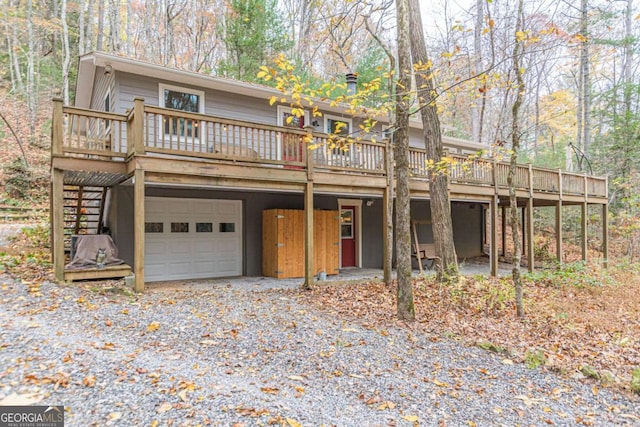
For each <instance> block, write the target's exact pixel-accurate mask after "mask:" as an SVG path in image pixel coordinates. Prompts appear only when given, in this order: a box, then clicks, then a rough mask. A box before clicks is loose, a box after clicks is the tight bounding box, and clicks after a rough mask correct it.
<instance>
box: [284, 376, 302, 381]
mask: <svg viewBox="0 0 640 427" xmlns="http://www.w3.org/2000/svg"><path fill="white" fill-rule="evenodd" d="M288 378H289V379H290V380H294V381H304V378H302V377H301V376H300V375H289V377H288Z"/></svg>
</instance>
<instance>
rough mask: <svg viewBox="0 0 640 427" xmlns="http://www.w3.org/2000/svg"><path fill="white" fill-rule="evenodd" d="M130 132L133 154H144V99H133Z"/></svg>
mask: <svg viewBox="0 0 640 427" xmlns="http://www.w3.org/2000/svg"><path fill="white" fill-rule="evenodd" d="M131 131H132V135H131V139H132V147H133V150H134V151H133V154H135V155H141V154H144V99H142V98H134V99H133V118H132V119H131ZM127 151H128V150H127Z"/></svg>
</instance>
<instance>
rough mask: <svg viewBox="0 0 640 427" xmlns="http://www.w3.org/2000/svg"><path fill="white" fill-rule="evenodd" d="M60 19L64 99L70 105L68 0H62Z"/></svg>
mask: <svg viewBox="0 0 640 427" xmlns="http://www.w3.org/2000/svg"><path fill="white" fill-rule="evenodd" d="M60 20H61V21H62V51H63V52H62V53H63V57H62V99H63V101H64V104H65V105H69V66H70V65H71V52H70V48H69V26H68V25H67V0H62V5H61V8H60Z"/></svg>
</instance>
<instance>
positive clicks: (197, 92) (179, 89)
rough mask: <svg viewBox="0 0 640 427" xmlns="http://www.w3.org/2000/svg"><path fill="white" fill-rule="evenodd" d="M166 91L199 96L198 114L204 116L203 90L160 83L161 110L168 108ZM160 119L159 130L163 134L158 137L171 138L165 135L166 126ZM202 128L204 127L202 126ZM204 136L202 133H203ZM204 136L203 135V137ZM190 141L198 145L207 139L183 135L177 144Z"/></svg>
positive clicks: (159, 100)
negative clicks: (165, 99) (165, 100)
mask: <svg viewBox="0 0 640 427" xmlns="http://www.w3.org/2000/svg"><path fill="white" fill-rule="evenodd" d="M165 89H168V90H172V91H175V92H183V93H188V94H192V95H197V96H198V97H199V98H198V100H199V102H198V113H200V114H204V106H205V103H204V91H202V90H198V89H192V88H187V87H182V86H175V85H170V84H166V83H159V84H158V106H159V107H160V108H167V107H166V106H165V105H164V91H165ZM158 119H159V120H160V122H159V123H158V126H159V129H162V132H161V133H160V135H158V136H157V137H158V138H167V137H169V135H168V134H166V133H164V125H163V124H162V122H161V120H162V118H161V117H158ZM200 127H201V128H202V126H200ZM201 134H202V132H201ZM201 136H202V135H201ZM175 137H176V136H175V135H174V136H173V137H172V138H175ZM188 140H192V141H193V142H194V144H195V143H198V144H204V143H205V141H206V139H205V138H201V137H200V136H199V137H197V138H195V137H194V138H192V137H188V136H185V135H181V136H178V137H177V140H176V142H177V143H178V144H181V143H187V141H188Z"/></svg>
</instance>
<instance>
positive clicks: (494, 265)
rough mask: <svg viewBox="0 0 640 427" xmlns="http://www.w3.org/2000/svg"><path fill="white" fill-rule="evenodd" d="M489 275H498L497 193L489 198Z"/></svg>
mask: <svg viewBox="0 0 640 427" xmlns="http://www.w3.org/2000/svg"><path fill="white" fill-rule="evenodd" d="M490 222H491V250H490V256H489V258H490V259H491V275H492V276H494V277H495V276H497V275H498V195H497V194H496V195H494V196H493V197H492V199H491V221H490Z"/></svg>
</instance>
